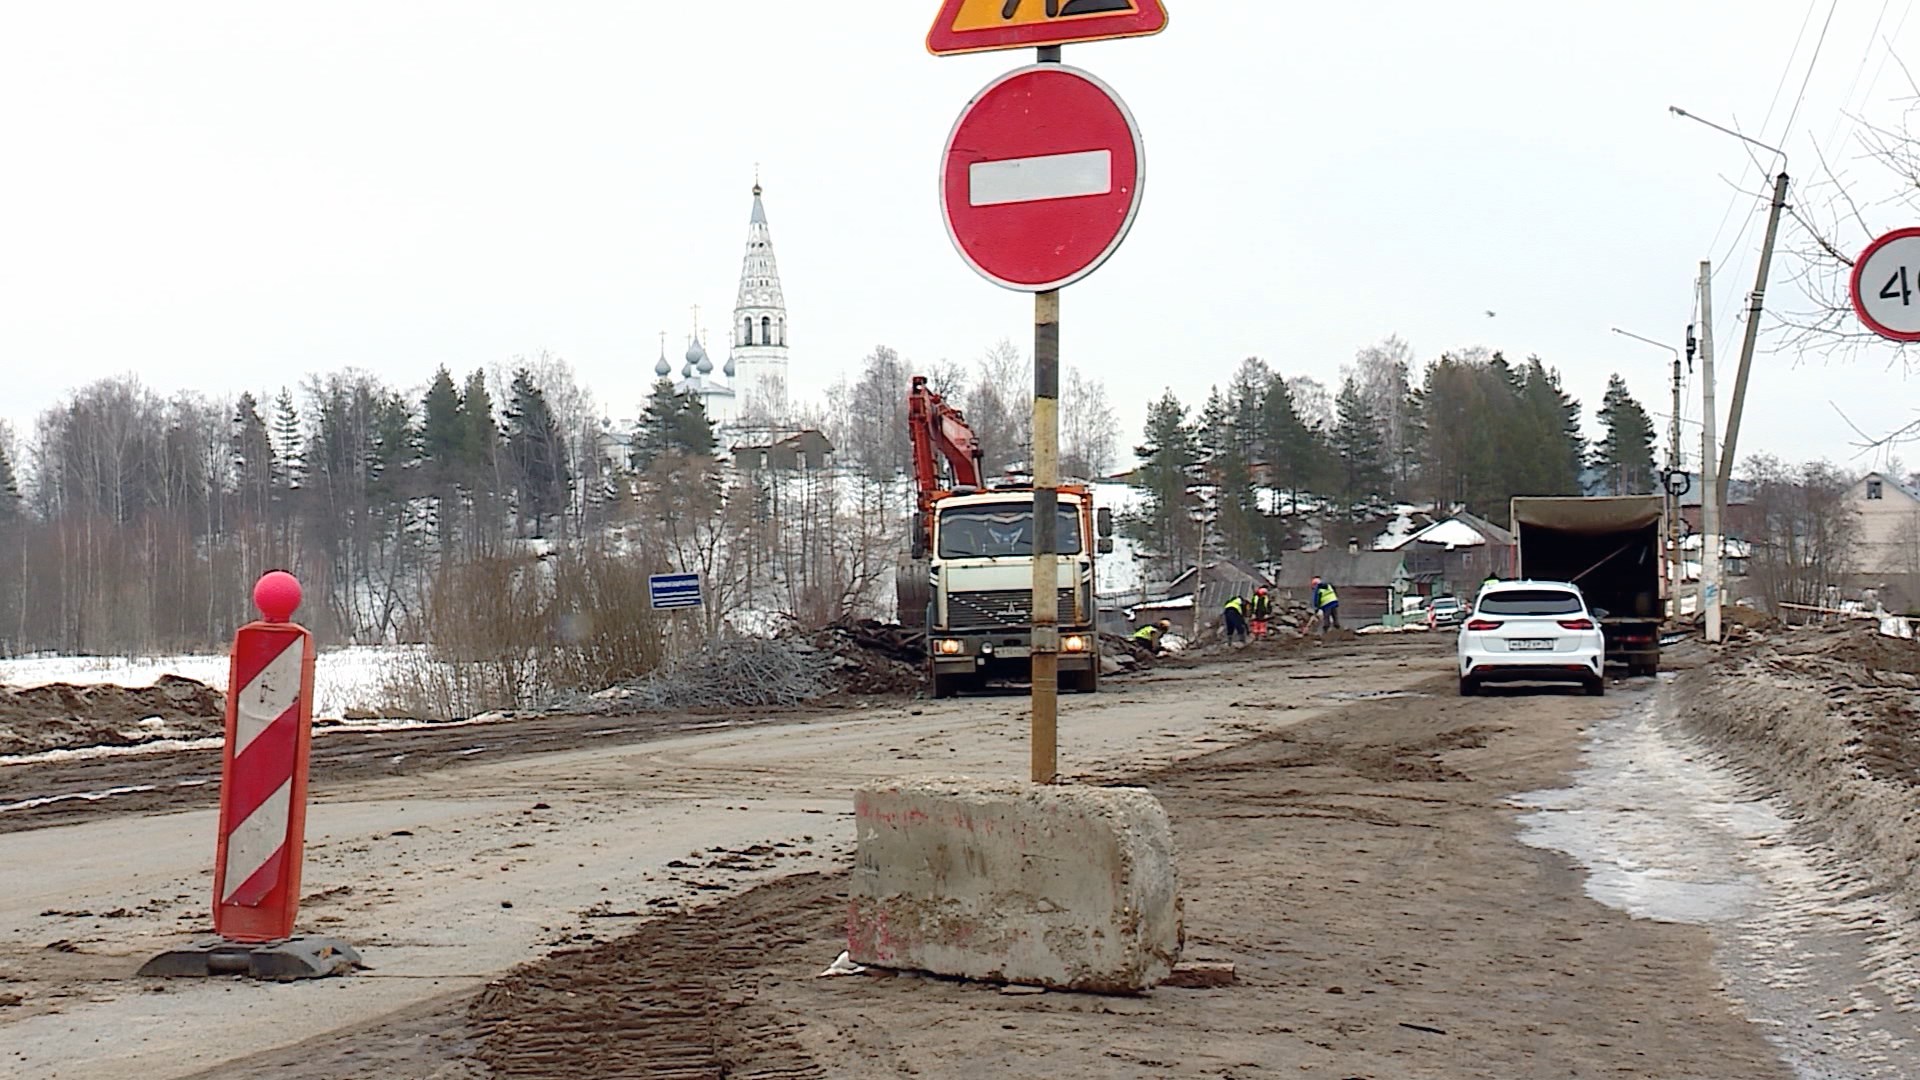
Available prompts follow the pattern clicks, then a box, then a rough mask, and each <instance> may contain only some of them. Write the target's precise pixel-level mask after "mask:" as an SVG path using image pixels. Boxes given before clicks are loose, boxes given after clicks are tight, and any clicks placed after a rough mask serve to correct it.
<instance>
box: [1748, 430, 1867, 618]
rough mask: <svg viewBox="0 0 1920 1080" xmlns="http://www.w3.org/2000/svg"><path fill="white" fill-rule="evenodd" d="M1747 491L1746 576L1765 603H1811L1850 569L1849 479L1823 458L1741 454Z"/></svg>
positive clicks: (1853, 534)
mask: <svg viewBox="0 0 1920 1080" xmlns="http://www.w3.org/2000/svg"><path fill="white" fill-rule="evenodd" d="M1746 471H1747V474H1748V475H1749V476H1750V477H1751V478H1752V481H1753V484H1754V494H1753V499H1752V502H1751V503H1750V505H1749V508H1748V509H1749V512H1750V513H1751V514H1753V527H1752V530H1751V537H1750V541H1749V542H1750V543H1752V545H1753V558H1752V561H1751V565H1750V577H1751V580H1752V581H1753V583H1754V584H1755V585H1756V586H1757V587H1758V589H1759V591H1760V594H1761V596H1762V597H1763V598H1764V599H1765V600H1766V602H1767V605H1768V606H1769V607H1770V608H1772V609H1773V610H1775V611H1778V610H1780V605H1781V604H1819V603H1821V602H1822V599H1823V598H1824V597H1825V596H1826V594H1827V590H1828V588H1829V587H1830V586H1837V585H1839V584H1841V583H1842V582H1843V581H1845V579H1846V578H1847V577H1848V575H1850V574H1852V573H1853V572H1854V570H1855V569H1856V562H1857V560H1856V558H1855V552H1856V548H1857V544H1858V539H1859V522H1858V519H1857V517H1856V515H1855V514H1854V512H1853V510H1852V509H1851V508H1850V507H1849V506H1848V505H1847V502H1846V493H1847V489H1848V488H1849V487H1851V486H1852V483H1853V478H1852V477H1850V476H1848V475H1846V474H1845V473H1842V472H1840V471H1839V470H1837V469H1835V468H1834V467H1833V466H1831V465H1828V464H1826V463H1825V462H1814V463H1810V464H1806V465H1799V466H1790V465H1786V464H1784V463H1782V462H1781V461H1780V460H1779V459H1777V458H1773V457H1769V456H1764V455H1763V456H1758V457H1752V458H1749V459H1747V466H1746Z"/></svg>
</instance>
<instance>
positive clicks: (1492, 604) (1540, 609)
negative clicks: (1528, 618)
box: [1480, 589, 1582, 615]
mask: <svg viewBox="0 0 1920 1080" xmlns="http://www.w3.org/2000/svg"><path fill="white" fill-rule="evenodd" d="M1581 610H1582V606H1581V603H1580V597H1579V596H1577V595H1575V594H1573V593H1570V592H1563V591H1561V590H1559V589H1512V590H1509V591H1507V592H1497V593H1489V594H1487V595H1486V596H1483V597H1481V598H1480V614H1482V615H1578V614H1580V612H1581Z"/></svg>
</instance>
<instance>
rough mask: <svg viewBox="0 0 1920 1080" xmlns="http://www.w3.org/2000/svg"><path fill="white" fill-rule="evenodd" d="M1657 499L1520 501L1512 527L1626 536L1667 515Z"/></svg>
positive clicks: (1644, 496)
mask: <svg viewBox="0 0 1920 1080" xmlns="http://www.w3.org/2000/svg"><path fill="white" fill-rule="evenodd" d="M1665 501H1666V500H1664V499H1662V498H1661V497H1660V496H1658V495H1623V496H1617V497H1611V498H1600V499H1552V498H1531V497H1524V496H1523V497H1521V498H1517V499H1515V500H1513V524H1514V526H1515V527H1516V528H1517V527H1519V526H1530V527H1533V528H1539V529H1552V530H1554V531H1556V532H1567V533H1581V534H1586V535H1593V534H1598V533H1610V532H1628V531H1631V530H1634V529H1643V528H1645V527H1647V526H1648V525H1653V524H1656V523H1657V522H1659V520H1660V518H1661V515H1662V514H1664V513H1665V512H1666V506H1665Z"/></svg>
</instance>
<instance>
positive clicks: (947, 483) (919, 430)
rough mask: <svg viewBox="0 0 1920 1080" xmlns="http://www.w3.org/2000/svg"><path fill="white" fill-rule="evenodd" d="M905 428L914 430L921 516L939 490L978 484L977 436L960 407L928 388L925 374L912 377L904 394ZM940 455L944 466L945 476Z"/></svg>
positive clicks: (915, 477)
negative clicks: (911, 382)
mask: <svg viewBox="0 0 1920 1080" xmlns="http://www.w3.org/2000/svg"><path fill="white" fill-rule="evenodd" d="M907 428H908V430H909V431H911V432H912V434H913V478H914V482H915V485H916V488H917V495H918V498H919V506H920V514H921V517H922V520H925V518H926V515H927V514H928V512H930V511H931V510H932V509H933V502H934V499H935V498H936V497H937V496H938V495H939V494H940V493H942V492H946V491H951V490H953V489H955V488H963V487H964V488H978V487H980V479H981V476H980V474H981V472H982V469H981V464H980V461H981V451H980V440H979V439H978V438H977V437H975V435H974V433H973V429H972V428H971V427H968V426H967V418H966V417H965V416H963V415H961V413H960V410H959V409H956V408H954V407H953V406H951V405H949V404H947V402H946V399H945V398H943V397H941V396H940V395H939V394H936V393H934V392H933V391H932V390H931V389H929V388H928V386H927V378H926V376H924V375H915V376H914V377H913V388H912V390H910V391H909V392H908V394H907ZM941 459H945V461H946V466H947V467H946V469H945V474H946V475H945V478H944V479H943V477H942V469H941V468H940V463H941Z"/></svg>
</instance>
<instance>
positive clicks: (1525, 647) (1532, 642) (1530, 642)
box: [1507, 638, 1553, 652]
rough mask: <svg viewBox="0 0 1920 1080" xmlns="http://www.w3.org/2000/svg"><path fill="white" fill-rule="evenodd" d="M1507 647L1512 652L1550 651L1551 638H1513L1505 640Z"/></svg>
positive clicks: (1551, 647)
mask: <svg viewBox="0 0 1920 1080" xmlns="http://www.w3.org/2000/svg"><path fill="white" fill-rule="evenodd" d="M1507 648H1509V649H1512V650H1513V651H1514V652H1552V651H1553V639H1552V638H1514V639H1513V640H1512V641H1509V642H1507Z"/></svg>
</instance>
